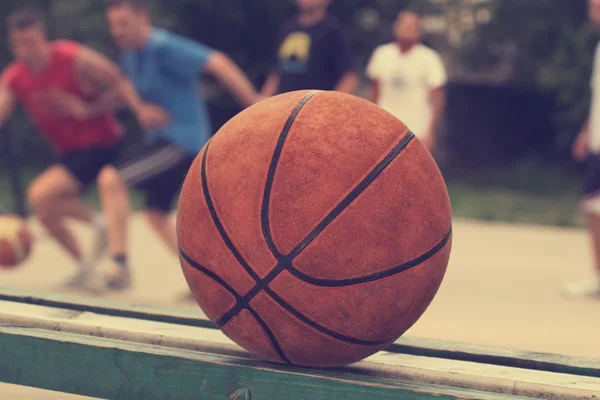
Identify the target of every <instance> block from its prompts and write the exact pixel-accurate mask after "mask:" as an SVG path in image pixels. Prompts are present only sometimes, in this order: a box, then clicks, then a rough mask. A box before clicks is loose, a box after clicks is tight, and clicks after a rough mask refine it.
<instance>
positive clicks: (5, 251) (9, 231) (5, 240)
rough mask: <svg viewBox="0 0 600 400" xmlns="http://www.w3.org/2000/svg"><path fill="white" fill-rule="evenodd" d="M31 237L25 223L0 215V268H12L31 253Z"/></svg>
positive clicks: (10, 216)
mask: <svg viewBox="0 0 600 400" xmlns="http://www.w3.org/2000/svg"><path fill="white" fill-rule="evenodd" d="M32 242H33V237H32V235H31V232H29V229H27V225H25V221H23V219H21V218H19V217H16V216H12V215H0V268H14V267H17V266H18V265H20V264H21V263H23V262H24V261H25V260H26V259H27V257H28V256H29V253H30V252H31V245H32Z"/></svg>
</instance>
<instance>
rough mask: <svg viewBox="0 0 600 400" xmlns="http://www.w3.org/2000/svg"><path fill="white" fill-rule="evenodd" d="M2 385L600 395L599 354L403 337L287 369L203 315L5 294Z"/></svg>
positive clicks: (86, 389) (145, 391) (0, 330)
mask: <svg viewBox="0 0 600 400" xmlns="http://www.w3.org/2000/svg"><path fill="white" fill-rule="evenodd" d="M0 382H6V383H13V384H18V385H24V386H31V387H37V388H42V389H49V390H55V391H61V392H66V393H74V394H80V395H86V396H91V397H99V398H110V399H220V400H229V399H231V400H247V399H254V400H261V399H265V400H271V399H282V398H284V399H307V400H313V399H316V400H318V399H328V400H329V399H340V400H341V399H410V400H413V399H492V400H494V399H506V398H511V399H533V398H542V399H599V398H600V360H591V359H580V358H573V357H565V356H560V355H549V354H539V353H529V352H523V351H516V350H503V349H495V348H486V347H481V346H472V345H467V344H459V343H447V342H439V341H432V340H422V339H416V338H402V339H400V340H398V341H397V342H396V343H395V344H394V345H392V346H391V347H390V348H388V349H387V350H386V351H383V352H380V353H378V354H375V355H374V356H372V357H369V358H367V359H366V360H364V361H362V362H359V363H356V364H353V365H350V366H347V367H344V368H338V369H308V368H298V367H289V366H283V365H278V364H273V363H268V362H264V361H262V360H259V359H257V358H255V357H253V356H252V355H250V354H248V353H247V352H246V351H244V350H243V349H241V348H240V347H239V346H237V345H236V344H235V343H233V342H231V341H230V340H229V339H228V338H227V337H225V336H224V335H223V334H222V333H221V332H220V331H219V330H217V329H215V327H214V326H213V325H212V324H211V323H210V321H207V320H206V319H205V318H204V317H203V315H202V314H201V312H200V311H194V310H186V309H168V308H158V307H147V306H137V305H129V304H123V303H119V302H115V301H108V300H104V299H91V298H80V297H74V296H66V295H58V294H41V293H29V292H23V291H17V290H8V289H5V290H0ZM0 397H1V396H0Z"/></svg>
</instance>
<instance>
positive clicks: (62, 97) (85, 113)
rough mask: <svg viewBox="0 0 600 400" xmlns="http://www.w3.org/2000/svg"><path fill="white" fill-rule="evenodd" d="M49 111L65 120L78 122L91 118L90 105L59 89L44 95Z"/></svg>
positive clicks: (51, 90)
mask: <svg viewBox="0 0 600 400" xmlns="http://www.w3.org/2000/svg"><path fill="white" fill-rule="evenodd" d="M42 98H43V102H44V103H45V105H46V107H47V109H48V111H50V112H51V113H52V114H55V115H59V116H61V117H64V118H74V119H78V120H83V119H87V118H88V117H89V108H88V105H87V104H86V103H85V102H84V101H83V100H82V99H80V98H79V97H77V96H75V95H72V94H71V93H67V92H65V91H62V90H59V89H50V90H48V91H46V92H44V93H43V94H42Z"/></svg>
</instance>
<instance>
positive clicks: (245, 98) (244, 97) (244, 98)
mask: <svg viewBox="0 0 600 400" xmlns="http://www.w3.org/2000/svg"><path fill="white" fill-rule="evenodd" d="M204 72H206V73H207V74H210V75H212V76H214V77H215V78H217V80H218V81H219V82H220V83H221V84H222V85H223V86H225V87H226V88H227V89H228V90H229V91H230V92H231V93H232V94H233V95H234V96H235V97H236V98H237V100H238V101H239V102H240V103H241V104H243V105H244V106H246V107H248V106H251V105H253V104H254V103H256V102H258V101H259V100H260V98H261V96H260V95H259V94H258V93H257V91H256V89H255V88H254V85H252V83H250V80H249V79H248V77H247V76H246V74H244V73H243V72H242V70H241V69H240V68H239V67H238V66H237V64H236V63H234V62H233V60H231V58H229V57H228V56H227V55H225V54H223V53H221V52H219V51H213V52H212V54H211V56H210V58H209V59H208V61H207V62H206V64H205V66H204Z"/></svg>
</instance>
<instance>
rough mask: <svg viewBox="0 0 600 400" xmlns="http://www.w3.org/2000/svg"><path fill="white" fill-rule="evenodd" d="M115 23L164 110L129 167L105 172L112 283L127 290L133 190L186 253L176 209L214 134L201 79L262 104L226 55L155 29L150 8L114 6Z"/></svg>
mask: <svg viewBox="0 0 600 400" xmlns="http://www.w3.org/2000/svg"><path fill="white" fill-rule="evenodd" d="M107 18H108V21H109V25H110V30H111V33H112V35H113V37H114V38H115V40H116V42H117V44H118V45H119V47H121V49H122V50H123V54H122V58H121V66H122V69H123V71H124V72H125V74H126V75H127V76H128V77H129V79H130V81H131V82H132V83H133V85H134V86H135V88H136V89H137V91H138V93H140V96H141V97H142V98H143V100H144V101H148V102H150V103H153V104H155V105H156V106H154V107H153V108H151V109H148V110H147V112H145V113H143V114H144V115H142V116H141V117H140V118H139V120H140V124H141V125H142V127H143V128H144V130H145V131H146V135H145V138H146V141H145V143H142V144H140V145H139V146H138V147H137V148H136V151H135V154H133V155H132V157H131V158H130V159H129V161H126V162H125V163H124V164H122V165H119V166H117V167H116V168H115V167H107V168H105V169H104V170H103V171H102V172H101V176H100V180H99V183H100V192H101V198H102V207H103V210H104V212H105V213H106V217H107V224H108V233H109V248H110V251H111V254H112V257H113V261H114V265H113V269H112V272H111V273H110V274H109V277H108V279H107V282H106V283H107V286H108V287H109V288H112V289H124V288H127V287H128V286H129V285H130V273H129V268H128V260H127V234H126V233H127V221H128V217H129V213H130V211H129V210H130V206H129V200H128V193H127V187H128V186H133V187H136V188H138V189H140V190H141V191H142V192H143V193H144V194H145V201H146V203H145V211H144V215H145V217H146V219H147V220H148V222H149V223H150V225H151V227H152V228H153V229H154V231H155V232H156V233H157V234H158V235H159V237H160V238H161V239H162V240H163V241H164V242H165V243H166V244H167V246H168V247H169V249H170V250H171V251H172V252H173V253H174V254H178V246H177V237H176V233H175V225H174V223H172V222H171V220H170V218H169V211H170V210H171V207H172V203H173V200H174V199H175V197H176V195H177V193H178V192H179V190H180V188H181V185H182V184H183V180H184V179H185V175H186V173H187V171H188V169H189V167H190V165H191V163H192V161H193V159H194V157H195V156H196V155H197V154H198V152H199V151H200V149H201V148H202V146H203V145H204V144H205V143H206V141H207V140H208V139H209V137H210V135H211V133H212V131H211V124H210V120H209V115H208V111H207V106H206V104H205V102H204V100H203V99H202V98H201V97H200V95H199V88H198V79H199V77H200V75H201V74H203V73H205V74H210V75H213V76H215V77H216V78H217V79H218V80H219V81H220V82H221V83H222V84H223V85H224V86H226V87H227V88H228V89H229V90H230V91H231V92H232V93H233V94H234V95H235V96H236V97H237V99H238V100H239V101H240V102H241V103H242V104H244V105H245V106H249V105H252V104H254V103H255V102H257V101H258V100H259V95H258V93H257V92H256V90H255V89H254V87H253V86H252V84H251V83H250V82H249V80H248V79H247V78H246V76H245V75H244V74H243V73H242V72H241V71H240V69H239V68H238V67H237V66H236V65H235V64H234V63H233V62H232V61H231V60H230V59H229V58H228V57H227V56H225V55H224V54H222V53H220V52H218V51H214V50H212V49H209V48H208V47H206V46H204V45H202V44H199V43H197V42H194V41H191V40H188V39H186V38H183V37H181V36H178V35H175V34H173V33H170V32H167V31H165V30H162V29H158V28H155V27H153V26H152V24H151V21H150V13H149V9H148V7H147V5H146V3H145V2H143V1H141V0H112V1H110V3H109V6H108V9H107ZM199 229H201V227H199Z"/></svg>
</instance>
